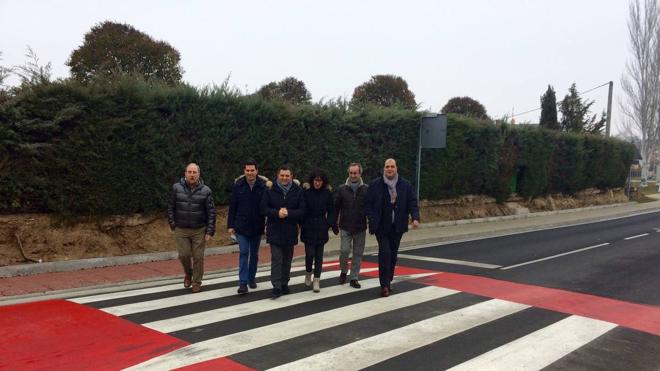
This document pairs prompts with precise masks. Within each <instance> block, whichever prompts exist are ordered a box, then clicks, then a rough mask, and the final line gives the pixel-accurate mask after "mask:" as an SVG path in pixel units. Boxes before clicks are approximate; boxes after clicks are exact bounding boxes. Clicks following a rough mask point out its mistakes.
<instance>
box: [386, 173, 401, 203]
mask: <svg viewBox="0 0 660 371" xmlns="http://www.w3.org/2000/svg"><path fill="white" fill-rule="evenodd" d="M383 181H384V182H385V185H386V186H387V190H388V192H389V193H390V202H391V203H395V202H396V183H397V182H398V181H399V174H396V175H395V176H394V178H392V179H388V178H387V177H386V176H385V175H383Z"/></svg>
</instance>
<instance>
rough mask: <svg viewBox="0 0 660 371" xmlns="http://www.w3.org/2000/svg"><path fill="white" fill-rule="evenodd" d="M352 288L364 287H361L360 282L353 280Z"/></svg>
mask: <svg viewBox="0 0 660 371" xmlns="http://www.w3.org/2000/svg"><path fill="white" fill-rule="evenodd" d="M351 287H353V288H356V289H359V288H360V287H362V285H360V283H359V282H358V280H351Z"/></svg>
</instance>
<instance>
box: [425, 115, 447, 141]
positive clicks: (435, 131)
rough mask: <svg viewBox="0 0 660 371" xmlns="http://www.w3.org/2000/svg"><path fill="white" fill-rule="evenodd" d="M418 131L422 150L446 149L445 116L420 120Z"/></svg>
mask: <svg viewBox="0 0 660 371" xmlns="http://www.w3.org/2000/svg"><path fill="white" fill-rule="evenodd" d="M421 125H422V127H421V130H420V135H421V141H420V143H421V146H422V148H446V147H447V116H446V115H442V114H440V115H436V116H429V117H423V118H422V123H421Z"/></svg>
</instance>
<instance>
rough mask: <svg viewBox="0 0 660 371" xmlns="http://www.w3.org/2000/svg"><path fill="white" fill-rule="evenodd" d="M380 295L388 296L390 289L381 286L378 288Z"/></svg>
mask: <svg viewBox="0 0 660 371" xmlns="http://www.w3.org/2000/svg"><path fill="white" fill-rule="evenodd" d="M380 296H382V297H384V298H386V297H388V296H390V289H388V288H387V287H381V288H380Z"/></svg>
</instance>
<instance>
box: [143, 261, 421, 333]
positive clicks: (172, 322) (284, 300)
mask: <svg viewBox="0 0 660 371" xmlns="http://www.w3.org/2000/svg"><path fill="white" fill-rule="evenodd" d="M375 269H378V268H374V269H372V270H375ZM362 271H365V270H362ZM427 274H428V273H427ZM360 283H361V284H362V288H363V289H370V288H374V287H378V286H380V283H379V280H378V278H372V279H368V280H363V281H361V282H360ZM350 290H353V289H352V288H350ZM350 292H351V291H349V289H347V287H346V286H331V287H328V288H324V289H322V290H321V292H320V293H313V292H311V291H309V290H308V291H303V292H300V293H295V294H291V295H282V296H281V297H279V298H278V299H277V300H273V299H271V298H268V299H262V300H257V301H250V302H247V303H241V304H236V305H232V306H228V307H222V308H215V309H211V310H208V311H203V312H198V313H194V314H186V315H183V316H180V317H174V318H168V319H164V320H160V321H154V322H149V323H144V324H142V326H144V327H148V328H150V329H152V330H156V331H159V332H163V333H169V332H174V331H180V330H185V329H190V328H195V327H200V326H204V325H208V324H209V323H214V322H220V321H226V320H229V319H233V318H238V317H244V316H249V315H252V314H256V313H262V312H266V311H269V310H274V309H280V308H283V307H288V306H291V305H296V304H302V303H307V302H311V301H314V300H320V299H324V298H330V297H334V296H339V295H344V294H348V293H350Z"/></svg>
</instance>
